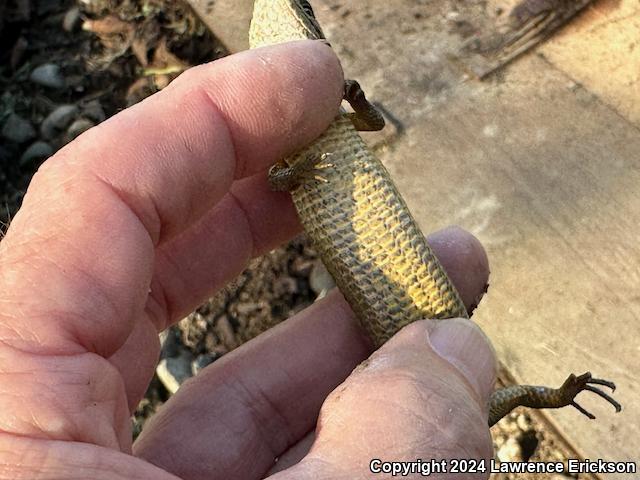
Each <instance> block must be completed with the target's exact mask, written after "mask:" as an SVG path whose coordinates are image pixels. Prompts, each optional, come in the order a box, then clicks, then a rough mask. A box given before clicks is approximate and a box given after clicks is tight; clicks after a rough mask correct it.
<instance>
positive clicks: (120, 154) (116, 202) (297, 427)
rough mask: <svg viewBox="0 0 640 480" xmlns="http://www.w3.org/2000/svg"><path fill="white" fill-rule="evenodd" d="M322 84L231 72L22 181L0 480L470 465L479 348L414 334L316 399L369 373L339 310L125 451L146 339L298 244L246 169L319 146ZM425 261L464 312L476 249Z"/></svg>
mask: <svg viewBox="0 0 640 480" xmlns="http://www.w3.org/2000/svg"><path fill="white" fill-rule="evenodd" d="M342 82H343V79H342V74H341V71H340V68H339V65H338V61H337V59H336V58H335V56H334V55H333V53H332V52H331V50H330V49H329V48H328V47H327V46H326V45H324V44H322V43H320V42H299V43H294V44H289V45H286V46H278V47H270V48H265V49H260V50H256V51H251V52H247V53H242V54H239V55H235V56H233V57H229V58H226V59H222V60H220V61H217V62H215V63H213V64H209V65H206V66H202V67H197V68H194V69H192V70H190V71H188V72H186V73H184V74H183V75H182V76H181V77H180V78H178V79H177V80H176V81H175V82H173V83H172V84H171V85H170V86H169V87H167V88H166V89H165V90H163V91H162V92H161V93H159V94H157V95H154V96H153V97H151V98H149V99H147V100H145V101H144V102H142V103H141V104H138V105H136V106H134V107H132V108H130V109H127V110H126V111H124V112H122V113H120V114H119V115H116V116H115V117H112V118H111V119H110V120H108V121H106V122H104V123H103V124H101V125H100V126H98V127H96V128H94V129H92V130H90V131H88V132H86V133H85V134H83V135H81V136H80V137H79V138H78V139H76V140H75V141H74V142H73V143H71V144H69V145H68V146H67V147H65V148H64V149H62V150H61V151H60V152H58V153H57V154H56V155H55V156H54V157H52V158H51V159H49V160H48V161H47V162H46V163H45V164H44V165H43V166H42V167H41V169H40V170H39V172H38V173H37V174H36V175H35V177H34V179H33V181H32V183H31V185H30V187H29V191H28V193H27V195H26V196H25V200H24V204H23V207H22V209H21V210H20V212H19V213H18V215H16V217H15V219H14V221H13V223H12V225H11V227H10V228H9V231H8V232H7V235H6V237H5V239H4V240H3V241H2V242H1V243H0V292H1V293H0V305H2V308H1V311H0V340H1V341H0V375H1V380H0V385H2V393H1V394H0V431H1V432H2V433H0V452H1V453H0V478H11V479H12V480H19V479H29V480H34V479H38V480H40V479H59V478H64V479H86V478H92V479H110V480H113V479H118V478H123V479H124V478H126V479H134V478H137V479H147V478H148V479H152V478H153V479H161V480H162V479H176V478H178V477H177V476H179V477H180V478H183V479H185V480H187V479H188V480H192V479H203V478H207V479H211V478H224V479H233V478H241V479H250V478H261V477H263V476H264V475H265V474H266V472H268V471H269V470H270V469H271V468H272V467H273V461H274V458H275V457H279V458H280V461H279V462H278V463H277V464H276V468H275V469H277V470H283V471H281V472H280V473H278V474H277V475H278V476H277V478H279V479H286V478H296V479H305V478H350V479H353V478H363V477H367V476H369V475H370V474H369V473H368V466H369V461H370V460H371V459H372V458H374V457H379V458H382V459H384V460H400V459H404V460H415V458H422V459H428V458H432V457H435V458H453V457H463V458H466V457H469V458H486V457H489V456H490V454H491V443H490V439H489V434H488V429H487V426H486V422H487V419H486V412H485V401H486V399H487V397H488V395H489V392H490V390H491V386H492V383H493V376H494V371H493V369H494V357H493V353H492V350H491V348H490V347H489V345H488V343H487V342H486V341H485V339H484V337H483V336H482V334H481V333H480V332H479V330H478V329H477V328H476V327H474V326H473V325H472V324H471V323H469V322H467V321H463V320H454V321H446V322H440V323H437V324H436V323H432V322H428V321H425V322H417V323H416V324H413V325H411V326H409V327H407V328H405V329H404V330H402V331H401V332H400V333H399V334H398V335H396V336H395V337H394V338H393V339H392V340H391V341H390V342H388V343H387V344H386V345H385V346H384V347H383V348H381V349H380V350H379V351H378V352H376V353H375V354H374V355H373V356H372V357H371V358H370V359H369V360H368V361H367V362H366V363H365V364H363V365H361V366H360V367H359V368H357V369H356V371H355V372H354V373H353V374H352V375H351V376H350V377H349V378H348V379H347V380H346V382H345V383H342V385H341V386H340V387H339V388H337V389H336V387H338V385H340V384H341V382H343V380H344V379H345V378H346V377H347V376H348V375H349V373H350V372H351V370H352V369H353V368H354V367H355V366H356V365H358V364H359V363H360V362H362V361H363V360H364V359H365V358H367V357H368V356H369V355H370V353H371V347H370V343H369V342H368V341H367V339H366V338H365V336H364V334H363V333H362V332H361V330H360V329H359V327H358V326H357V323H356V321H355V319H354V316H353V313H352V312H351V310H350V309H349V307H348V306H347V305H346V303H345V301H344V300H343V299H342V297H341V296H340V295H339V294H337V293H334V294H332V295H330V296H329V297H328V298H326V299H324V300H322V301H320V302H317V303H316V304H314V305H313V306H312V307H310V308H309V309H307V310H306V311H304V312H302V313H300V314H299V315H297V316H296V317H294V318H292V319H290V320H289V321H287V322H285V323H283V324H282V325H280V326H278V327H276V328H274V329H273V330H271V331H269V332H267V333H266V334H264V335H262V336H260V337H259V338H258V339H256V340H254V341H251V342H249V343H248V344H246V345H245V346H243V347H241V348H239V349H237V350H236V351H234V352H232V353H230V354H229V355H227V356H225V357H223V358H222V359H221V360H219V361H217V362H215V363H214V364H213V365H211V366H210V367H208V368H207V369H205V370H204V371H203V372H201V374H200V375H198V376H197V377H196V378H194V379H192V380H191V381H189V382H187V383H186V384H185V385H184V386H183V387H182V388H181V389H180V391H179V392H178V393H177V394H176V395H174V396H173V397H172V398H171V400H170V401H169V402H168V403H167V404H166V405H165V406H164V407H163V409H162V411H161V412H160V413H159V414H157V415H156V417H154V418H153V419H152V420H150V422H149V423H148V424H147V426H146V428H145V430H144V431H143V433H142V435H141V437H140V438H139V440H138V441H137V442H136V444H135V445H132V440H131V422H130V415H131V412H132V410H133V409H135V406H136V405H137V403H138V402H139V400H140V399H141V397H142V396H143V394H144V391H145V390H146V387H147V385H148V383H149V380H150V379H151V377H152V375H153V371H154V368H155V365H156V362H157V358H158V352H159V342H158V332H159V331H161V330H163V329H165V328H167V327H168V326H169V325H171V324H172V323H175V322H176V321H177V320H179V319H180V318H182V317H183V316H184V315H185V314H186V313H188V312H189V311H191V310H192V309H193V308H195V307H196V306H197V305H198V304H199V303H200V302H201V301H202V300H203V299H205V298H207V297H208V296H210V295H211V294H212V293H213V292H214V291H215V290H216V289H219V288H220V287H221V286H222V285H224V283H225V282H227V281H229V280H230V279H232V278H234V277H235V276H236V275H237V274H238V273H239V272H240V271H242V269H243V268H244V267H245V266H246V264H247V262H248V260H249V259H250V258H251V257H252V256H255V255H259V254H261V253H263V252H266V251H268V250H269V249H271V248H273V247H274V246H276V245H278V244H280V243H282V242H283V241H285V240H286V239H288V238H290V237H291V236H292V235H293V234H294V233H296V232H297V231H298V230H299V228H300V227H299V223H298V220H297V218H296V214H295V211H294V208H293V206H292V204H291V200H290V198H289V196H288V195H287V194H282V193H275V192H271V191H269V188H268V186H267V181H266V169H267V168H268V166H269V165H271V164H272V163H274V162H275V161H276V160H278V159H279V158H282V157H284V156H286V155H287V154H290V153H292V152H294V151H296V150H297V149H299V148H301V147H302V146H304V145H305V144H307V143H309V142H310V141H312V140H313V139H314V138H315V137H316V136H317V135H319V134H320V133H321V132H322V131H323V130H324V129H325V128H326V127H327V126H328V124H329V122H330V121H331V120H332V119H333V117H334V115H335V113H336V111H337V108H338V105H339V103H340V97H341V94H342ZM301 85H304V88H301V87H300V86H301ZM430 241H431V243H432V245H433V246H434V249H435V250H436V253H437V254H438V255H439V256H440V258H441V260H442V261H443V264H444V265H445V267H446V268H447V270H448V271H449V273H450V274H451V277H452V279H453V281H454V283H455V284H456V285H457V287H458V288H459V290H460V291H461V293H462V295H463V298H464V299H465V300H466V303H467V305H469V304H470V303H472V302H473V299H475V298H478V297H479V296H480V295H481V293H482V290H483V288H484V285H485V284H486V280H487V275H488V267H487V263H486V257H485V256H484V252H483V250H482V248H481V247H480V246H479V244H478V242H477V241H476V240H475V239H473V237H471V236H470V235H468V234H466V233H464V232H462V231H460V230H458V229H449V230H446V231H443V232H441V233H440V234H437V235H435V236H434V237H432V238H431V239H430ZM332 391H333V393H331V395H329V394H330V392H332ZM327 395H329V397H328V398H327V399H326V401H325V398H326V397H327ZM323 401H324V405H323ZM321 405H323V406H322V412H321V415H320V419H319V422H318V427H317V438H316V440H315V443H314V445H313V448H312V450H311V452H310V453H309V454H308V455H307V456H306V457H304V459H303V460H302V461H301V462H299V463H296V462H297V461H298V460H299V459H300V458H301V457H303V456H304V454H305V452H306V451H307V450H308V448H309V446H310V443H311V441H312V440H313V434H312V432H313V429H314V426H315V424H316V419H317V415H318V411H319V410H320V407H321ZM289 465H293V466H292V467H291V468H290V469H286V467H287V466H289ZM176 475H177V476H176ZM432 478H438V477H437V476H433V477H432ZM458 478H467V477H463V476H460V477H458ZM469 478H471V477H469Z"/></svg>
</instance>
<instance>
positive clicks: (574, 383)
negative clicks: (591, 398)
mask: <svg viewBox="0 0 640 480" xmlns="http://www.w3.org/2000/svg"><path fill="white" fill-rule="evenodd" d="M593 385H603V386H605V387H607V388H610V389H611V391H612V392H615V391H616V385H615V383H613V382H610V381H608V380H602V379H599V378H593V377H592V376H591V373H590V372H587V373H583V374H582V375H580V376H575V375H574V374H573V373H572V374H571V375H569V377H568V378H567V379H566V380H565V381H564V383H563V384H562V386H561V387H560V388H559V389H558V392H559V394H560V396H561V397H562V398H563V400H564V402H565V403H564V404H563V405H560V406H562V407H564V406H566V405H571V406H573V407H575V408H576V409H577V410H578V411H579V412H580V413H582V414H584V415H586V416H587V417H589V418H590V419H592V420H593V419H595V418H596V417H595V416H594V415H593V414H592V413H590V412H588V411H587V410H585V409H584V408H583V407H581V406H580V405H579V404H578V403H577V402H576V401H575V400H574V399H575V397H576V395H578V393H580V392H582V391H583V390H587V391H589V392H593V393H595V394H596V395H598V396H600V397H602V398H604V399H605V400H606V401H607V402H609V403H610V404H611V405H613V407H614V408H615V409H616V412H620V411H621V410H622V405H620V404H619V403H618V402H616V401H615V400H614V399H613V398H612V397H611V396H610V395H609V394H608V393H606V392H604V391H602V389H600V388H597V387H594V386H593Z"/></svg>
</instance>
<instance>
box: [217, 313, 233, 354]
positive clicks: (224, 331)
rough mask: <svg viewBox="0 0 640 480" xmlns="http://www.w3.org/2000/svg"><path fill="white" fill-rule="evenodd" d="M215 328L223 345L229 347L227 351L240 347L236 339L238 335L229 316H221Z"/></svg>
mask: <svg viewBox="0 0 640 480" xmlns="http://www.w3.org/2000/svg"><path fill="white" fill-rule="evenodd" d="M214 328H215V331H216V333H217V334H218V336H219V337H220V340H221V341H222V343H223V345H224V346H225V347H227V349H229V350H233V349H234V348H236V347H237V346H238V340H237V339H236V334H235V333H234V331H233V327H232V326H231V322H230V321H229V317H228V316H226V315H221V316H220V317H219V318H218V320H217V321H216V325H215V327H214Z"/></svg>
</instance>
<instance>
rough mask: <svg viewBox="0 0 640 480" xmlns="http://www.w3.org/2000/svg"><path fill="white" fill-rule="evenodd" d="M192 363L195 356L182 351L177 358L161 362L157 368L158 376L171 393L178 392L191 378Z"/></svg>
mask: <svg viewBox="0 0 640 480" xmlns="http://www.w3.org/2000/svg"><path fill="white" fill-rule="evenodd" d="M191 362H193V355H192V354H191V352H189V351H188V350H182V351H181V352H180V354H179V355H178V356H177V357H167V358H163V359H162V360H160V363H158V366H157V367H156V374H157V375H158V378H159V379H160V381H161V382H162V384H163V385H164V386H165V388H166V389H167V390H169V392H171V393H172V394H174V393H176V392H177V391H178V388H180V385H182V384H183V383H184V382H185V381H186V380H188V379H189V378H191V377H192V376H193V374H192V373H191Z"/></svg>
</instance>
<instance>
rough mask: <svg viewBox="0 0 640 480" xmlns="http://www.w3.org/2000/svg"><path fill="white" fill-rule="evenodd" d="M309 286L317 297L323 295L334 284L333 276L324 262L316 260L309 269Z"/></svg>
mask: <svg viewBox="0 0 640 480" xmlns="http://www.w3.org/2000/svg"><path fill="white" fill-rule="evenodd" d="M309 286H310V287H311V290H313V291H314V292H315V293H316V295H317V296H318V298H322V297H324V296H325V295H326V294H327V292H328V291H329V290H331V289H332V288H333V287H335V286H336V282H335V281H334V280H333V277H332V276H331V274H330V273H329V271H328V270H327V268H326V267H325V266H324V264H323V263H322V262H321V261H320V260H317V261H316V262H315V264H314V265H313V269H311V273H310V274H309Z"/></svg>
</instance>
